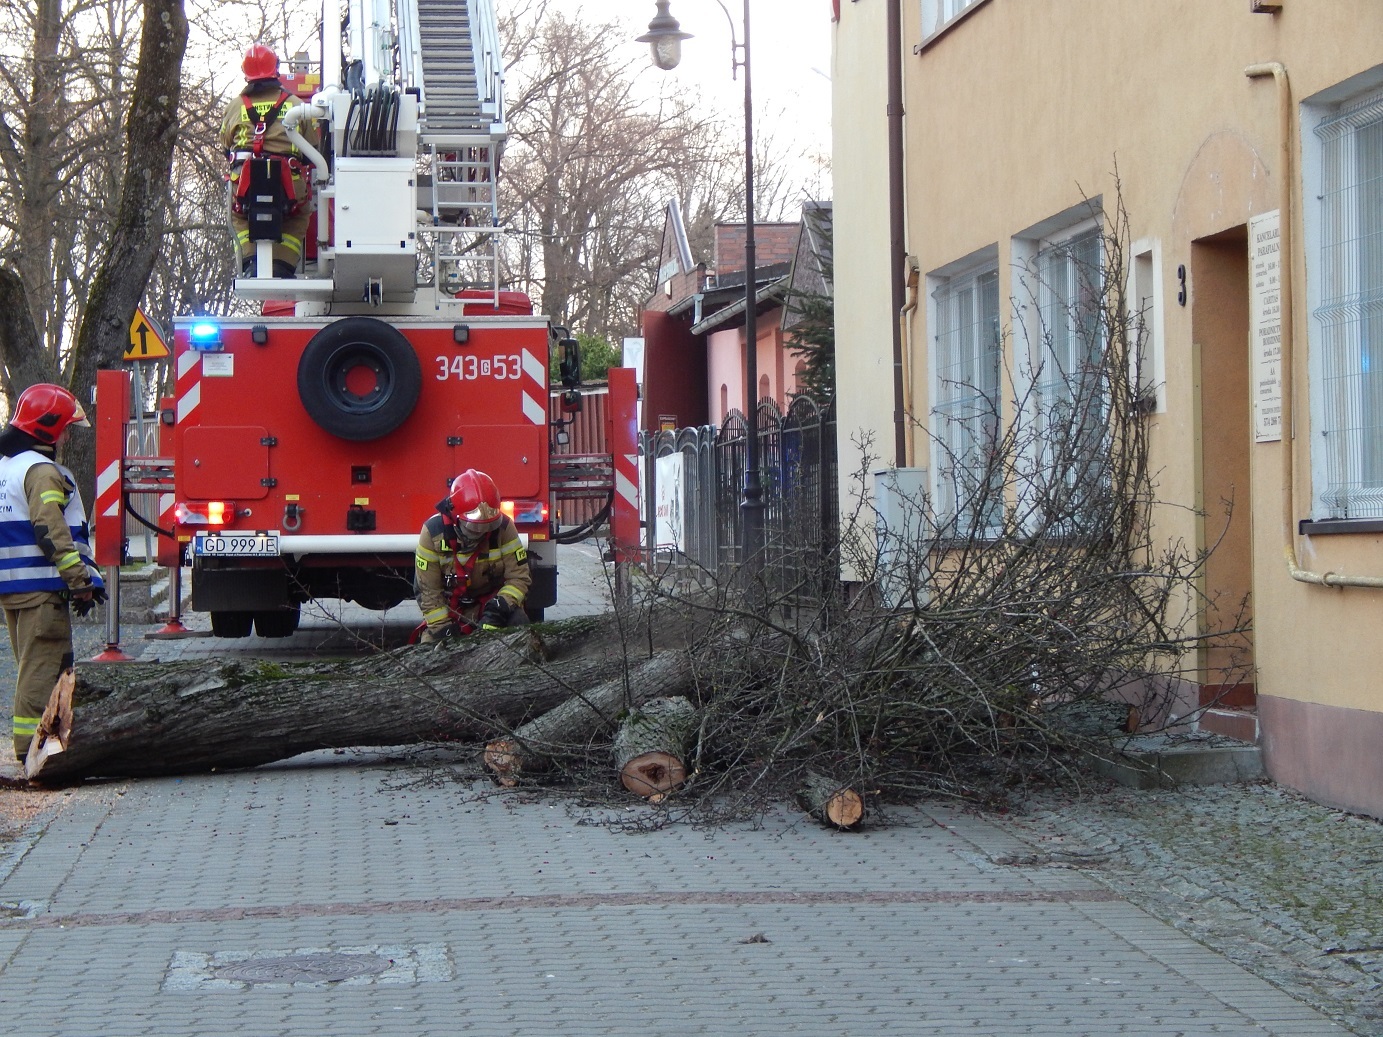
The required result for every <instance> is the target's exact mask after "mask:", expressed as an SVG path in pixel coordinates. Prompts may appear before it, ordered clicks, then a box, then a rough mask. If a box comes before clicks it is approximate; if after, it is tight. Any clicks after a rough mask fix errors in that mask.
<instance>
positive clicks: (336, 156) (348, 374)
mask: <svg viewBox="0 0 1383 1037" xmlns="http://www.w3.org/2000/svg"><path fill="white" fill-rule="evenodd" d="M322 40H323V41H324V46H323V47H322V54H321V58H320V64H317V62H315V61H312V62H309V61H305V60H302V59H297V60H295V61H293V62H290V63H289V67H287V68H286V69H281V75H280V78H281V80H282V81H283V83H284V85H285V89H286V90H290V91H292V92H294V93H295V94H296V95H297V96H298V97H300V98H301V100H302V103H301V104H299V105H297V106H294V107H292V108H289V109H288V110H287V111H286V112H285V113H284V114H283V115H282V121H283V126H284V128H285V129H286V130H287V131H288V134H289V136H290V137H291V138H292V139H293V141H294V143H295V145H296V147H297V149H298V151H299V152H300V153H301V154H302V155H303V156H305V158H306V160H307V161H308V162H310V164H311V171H310V175H311V177H312V180H313V183H314V188H315V191H314V194H315V215H314V218H313V228H312V230H311V231H310V233H309V238H310V240H309V241H308V242H307V243H306V249H305V253H306V254H305V258H304V261H303V265H302V267H301V268H300V269H299V270H298V272H297V276H296V277H294V278H291V279H289V278H273V277H270V276H268V274H269V272H271V271H272V269H273V263H272V249H273V245H274V242H275V241H276V240H277V239H278V237H279V222H278V221H280V220H281V218H282V214H283V212H284V211H285V207H286V205H287V204H289V199H286V198H285V197H284V191H283V187H282V184H281V182H280V177H279V175H278V172H277V171H275V170H273V169H272V168H269V167H267V166H266V169H265V171H264V174H265V175H262V176H258V179H257V180H256V181H255V183H254V184H253V185H252V186H251V190H250V194H251V195H252V196H253V197H251V198H250V199H249V201H248V202H247V206H248V207H247V209H246V212H247V215H248V219H249V222H250V228H251V230H250V236H251V242H252V246H253V248H254V249H255V252H256V256H257V263H256V264H255V266H254V267H253V269H252V271H251V273H250V275H249V276H242V277H240V278H238V279H237V280H236V281H235V294H236V296H237V297H238V298H239V299H241V300H246V301H247V303H248V304H247V305H245V306H243V307H241V308H242V309H245V310H247V311H248V313H249V315H247V316H232V317H205V316H202V317H186V318H178V319H176V320H175V322H174V333H173V335H172V339H173V342H172V363H173V366H174V368H175V377H176V385H175V388H174V391H173V393H172V395H171V397H168V398H166V399H164V400H162V401H161V407H160V421H161V428H160V437H159V441H160V447H159V449H158V453H159V455H161V456H159V457H157V458H151V457H137V456H130V454H129V452H128V450H127V448H126V445H125V442H126V438H127V437H126V436H124V435H123V434H122V432H123V430H122V431H121V432H117V431H115V423H117V422H121V423H122V422H123V420H124V417H125V416H126V415H128V414H129V413H130V411H129V393H130V388H129V376H128V375H127V374H126V373H124V372H102V373H101V375H100V380H99V381H98V403H99V406H98V415H99V418H98V424H99V425H100V426H101V427H100V428H98V443H97V452H98V464H97V473H98V474H97V492H96V506H95V508H94V509H93V511H94V515H95V526H96V529H95V532H96V541H97V545H98V548H97V549H98V562H100V563H101V564H104V565H110V564H111V559H112V557H113V555H112V552H113V551H114V550H115V547H114V546H113V545H118V544H120V543H121V542H122V540H123V535H124V534H123V528H122V526H123V522H124V515H125V511H126V504H127V503H128V501H129V491H130V490H132V489H143V490H146V491H147V490H151V489H153V490H157V491H158V493H159V498H158V499H159V501H160V504H159V515H158V517H157V519H156V520H154V521H153V523H152V524H155V525H156V526H157V528H158V529H159V531H160V532H162V533H163V534H165V536H164V537H163V538H161V539H160V551H159V556H160V557H159V560H160V561H161V562H164V563H165V564H169V565H171V566H177V567H178V571H179V572H181V565H182V563H187V564H190V566H191V606H192V608H193V609H194V610H196V611H198V612H206V613H209V614H210V619H211V630H212V633H213V634H214V635H216V636H218V637H233V638H238V637H247V636H249V635H250V634H251V633H252V632H253V633H256V634H258V635H259V636H261V637H286V636H288V635H290V634H292V633H293V632H294V631H295V630H296V629H297V626H298V621H299V616H300V610H301V606H302V605H303V604H304V603H305V602H307V601H309V600H312V599H314V598H328V597H335V598H341V599H345V600H348V601H354V602H357V603H359V604H361V605H363V606H366V607H368V608H372V609H387V608H390V607H392V606H394V605H397V604H398V603H400V602H402V601H404V600H406V599H409V598H411V597H412V596H413V552H414V549H415V547H416V545H417V542H418V534H419V531H420V529H421V527H422V525H423V522H424V521H425V520H426V519H427V518H428V517H429V516H430V515H431V514H433V513H434V511H435V509H436V505H437V503H438V501H439V500H440V499H442V498H444V497H445V496H446V494H447V490H448V487H449V485H450V481H451V480H452V478H453V477H454V476H455V475H457V474H458V473H460V472H462V471H464V470H465V469H467V468H476V469H480V470H483V471H485V472H488V473H489V474H490V475H491V476H492V477H493V478H494V480H495V482H496V484H497V486H498V487H499V490H500V494H501V496H502V498H503V510H504V511H505V512H506V513H508V514H509V515H510V516H511V517H512V518H513V520H514V522H515V524H516V525H517V527H518V529H519V532H520V534H521V535H522V536H523V537H524V538H525V539H526V542H527V547H528V557H529V564H530V568H531V571H532V574H533V585H532V589H531V591H530V593H529V596H528V599H527V603H526V607H527V610H528V612H529V615H530V617H531V618H534V619H539V618H541V617H542V615H543V611H544V610H545V609H546V608H548V607H550V606H551V605H553V604H554V603H555V602H556V600H557V545H556V538H555V533H556V526H555V524H554V521H553V517H552V513H553V510H554V509H553V504H554V494H555V493H558V492H559V490H560V489H561V487H560V485H558V483H560V479H558V480H554V479H553V478H552V475H551V471H552V465H551V457H550V454H551V450H552V441H553V438H554V428H553V423H552V421H551V419H550V417H549V395H550V391H549V377H548V371H549V361H550V357H551V356H552V354H553V351H554V350H556V351H557V354H558V356H559V357H560V361H561V365H562V370H563V372H564V374H565V376H566V377H565V381H566V382H567V385H568V394H567V396H568V398H569V400H570V402H571V405H572V406H576V405H577V404H578V403H579V400H578V399H577V393H576V391H575V387H576V381H577V379H578V378H579V366H580V361H579V356H578V354H577V350H576V343H575V341H574V340H573V339H572V338H570V337H569V336H568V335H567V334H566V332H565V330H564V329H560V328H554V327H552V326H551V323H550V321H549V320H548V318H546V317H543V316H540V315H535V314H533V313H532V307H531V304H530V302H529V300H528V298H527V296H525V295H523V294H522V293H516V292H510V291H504V290H502V288H501V285H500V267H499V242H498V236H499V234H500V233H501V230H502V228H501V227H500V225H499V218H498V208H497V199H496V193H495V192H496V180H497V174H498V162H499V156H500V151H501V146H502V143H503V141H504V137H505V126H504V99H503V80H502V74H501V72H502V63H501V55H500V49H499V41H498V35H497V32H496V19H495V13H494V9H493V7H492V3H491V0H351V2H350V3H349V4H348V5H346V7H345V9H344V13H343V8H342V7H341V5H339V4H338V3H336V2H334V0H327V2H326V3H324V4H323V8H322ZM337 40H340V41H341V46H340V47H338V46H337V45H336V41H337ZM314 65H315V66H316V67H313V66H314ZM250 161H254V160H250ZM250 161H247V163H246V167H245V169H246V171H245V172H244V173H242V175H245V176H248V175H250ZM625 374H628V375H629V377H628V378H627V379H626V378H625V377H624V375H625ZM616 381H618V382H619V384H620V385H621V386H622V387H623V388H622V390H621V391H622V392H623V394H624V404H623V405H621V406H619V407H612V408H611V411H612V415H615V416H616V417H618V416H619V415H621V414H622V415H624V417H625V418H626V419H627V420H626V421H625V426H624V431H623V433H622V435H623V441H624V442H625V443H626V446H625V447H624V448H623V449H622V450H621V451H620V452H619V453H620V454H621V458H620V460H621V465H622V466H623V467H624V468H625V469H627V470H629V469H632V470H630V471H627V477H626V478H625V480H624V481H625V482H626V483H627V482H628V481H629V478H632V480H633V485H637V467H636V464H637V462H636V461H635V460H634V458H633V454H634V448H633V446H632V441H633V435H634V431H633V422H632V414H633V402H632V401H633V396H634V394H635V389H634V386H633V381H632V372H620V373H617V377H616ZM108 404H109V406H107V405H108ZM108 419H109V427H110V430H111V431H109V433H107V432H103V431H102V430H103V429H104V428H106V427H107V424H108ZM557 424H558V425H560V424H561V422H560V420H559V421H558V422H557ZM568 460H569V459H568ZM588 461H589V462H590V463H589V464H587V465H584V466H582V465H578V466H577V469H584V470H574V469H573V468H572V466H571V465H570V464H569V463H565V462H564V466H563V468H562V470H563V471H566V472H568V473H572V472H573V471H575V475H576V477H578V478H580V479H581V480H582V481H583V482H584V484H585V485H586V487H587V490H588V491H589V489H590V487H591V486H592V485H594V484H595V483H599V482H601V480H602V479H604V480H605V482H606V483H608V485H609V486H610V488H611V492H612V493H613V491H614V486H615V483H616V482H617V481H618V480H617V478H616V473H615V471H614V465H615V458H614V455H613V454H612V455H606V456H604V457H603V458H591V459H588ZM593 471H594V472H595V478H594V479H593V478H592V473H593ZM631 494H636V491H633V490H630V489H626V495H631ZM635 507H636V506H635ZM626 513H627V514H628V515H630V516H632V522H633V524H634V527H635V528H637V512H636V510H633V509H632V508H628V509H626ZM625 521H626V523H627V522H629V521H630V519H628V518H626V519H625ZM101 555H103V556H104V557H100V556H101Z"/></svg>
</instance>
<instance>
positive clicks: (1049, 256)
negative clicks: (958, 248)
mask: <svg viewBox="0 0 1383 1037" xmlns="http://www.w3.org/2000/svg"><path fill="white" fill-rule="evenodd" d="M1101 249H1102V241H1101V237H1100V232H1099V231H1098V230H1090V231H1086V232H1084V233H1082V234H1079V235H1077V236H1076V237H1073V238H1070V239H1067V240H1066V241H1062V242H1060V243H1058V244H1054V245H1049V246H1047V247H1045V248H1043V249H1041V250H1040V251H1039V252H1038V253H1037V278H1038V283H1037V286H1036V287H1037V293H1036V294H1037V300H1038V314H1039V318H1040V320H1041V342H1042V346H1041V350H1040V353H1039V355H1038V356H1037V358H1036V360H1037V364H1038V369H1037V371H1036V378H1035V381H1034V383H1033V387H1032V388H1033V403H1034V408H1035V414H1034V416H1035V418H1036V421H1037V433H1038V443H1039V444H1040V447H1039V449H1040V457H1039V459H1038V460H1039V471H1040V472H1042V473H1044V474H1043V476H1042V481H1043V482H1044V484H1045V485H1046V486H1047V488H1048V489H1047V492H1048V494H1051V493H1052V492H1053V491H1054V490H1057V489H1058V488H1059V487H1061V486H1062V485H1063V484H1064V486H1065V488H1066V489H1067V490H1072V491H1076V492H1077V493H1079V494H1085V493H1089V492H1092V491H1093V490H1094V489H1095V488H1096V487H1097V486H1099V485H1100V481H1099V480H1100V474H1099V473H1100V464H1101V456H1102V453H1103V449H1102V448H1103V445H1104V442H1105V438H1106V413H1107V408H1106V399H1105V397H1106V392H1105V386H1104V384H1103V378H1102V358H1103V352H1104V331H1103V328H1104V321H1103V319H1102V306H1103V302H1104V299H1103V284H1102V272H1101V258H1102V256H1101ZM1052 499H1053V500H1055V501H1057V502H1058V503H1059V502H1060V501H1061V500H1062V499H1064V498H1063V497H1061V495H1060V494H1059V493H1058V495H1057V497H1055V498H1052ZM1075 507H1076V509H1077V510H1080V505H1079V502H1075Z"/></svg>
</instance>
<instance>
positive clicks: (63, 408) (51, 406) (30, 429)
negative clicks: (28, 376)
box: [10, 382, 91, 444]
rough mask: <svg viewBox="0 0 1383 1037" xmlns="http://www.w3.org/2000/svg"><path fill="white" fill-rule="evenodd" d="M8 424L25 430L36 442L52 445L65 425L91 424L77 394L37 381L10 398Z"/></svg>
mask: <svg viewBox="0 0 1383 1037" xmlns="http://www.w3.org/2000/svg"><path fill="white" fill-rule="evenodd" d="M10 425H11V426H12V427H13V428H17V429H20V430H21V431H23V432H27V433H29V435H31V436H33V437H34V438H35V439H37V440H38V441H39V442H40V443H48V444H53V443H56V442H57V441H58V436H60V435H62V432H63V429H65V428H67V426H69V425H83V426H86V427H88V428H89V427H90V426H91V422H89V421H87V420H86V411H84V410H82V405H81V404H80V403H78V402H77V397H75V396H73V395H72V394H71V393H70V392H68V391H67V390H66V389H64V388H63V387H62V386H61V385H52V384H50V383H48V382H39V383H38V384H37V385H31V386H29V387H28V388H27V389H25V390H24V391H23V392H22V393H20V394H19V399H17V400H15V401H14V413H13V414H11V415H10Z"/></svg>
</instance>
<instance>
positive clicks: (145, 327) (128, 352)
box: [124, 309, 168, 360]
mask: <svg viewBox="0 0 1383 1037" xmlns="http://www.w3.org/2000/svg"><path fill="white" fill-rule="evenodd" d="M167 355H168V344H167V343H166V342H165V341H164V339H163V332H161V331H159V329H158V325H157V324H155V323H154V322H153V321H152V320H150V319H149V315H148V314H146V313H145V312H144V311H143V309H136V310H135V311H134V319H133V320H132V321H130V344H129V345H128V346H126V347H125V357H124V358H125V359H126V360H162V359H163V358H164V357H166V356H167Z"/></svg>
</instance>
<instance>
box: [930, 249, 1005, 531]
mask: <svg viewBox="0 0 1383 1037" xmlns="http://www.w3.org/2000/svg"><path fill="white" fill-rule="evenodd" d="M933 298H934V299H935V301H936V318H937V334H936V348H935V349H934V350H933V352H932V356H933V363H934V364H935V370H936V396H937V398H936V405H935V406H934V407H933V409H932V435H933V438H934V441H935V443H936V451H937V456H936V459H935V469H934V470H935V471H936V473H937V485H936V501H937V510H938V512H939V514H940V515H943V516H946V518H947V520H949V521H953V522H954V523H955V524H956V525H957V527H959V528H960V529H961V530H964V531H970V530H985V529H988V528H990V527H991V526H992V525H993V524H994V522H995V521H996V520H997V518H998V505H999V501H1000V499H1001V496H1000V494H999V492H998V486H999V483H1000V482H1001V480H1002V473H1001V472H1000V471H999V470H998V469H997V467H996V466H995V465H993V464H992V454H993V448H994V442H995V438H996V436H997V435H998V427H999V361H1000V355H1001V345H1000V336H999V274H998V271H997V270H987V271H984V272H982V273H979V274H976V275H974V276H970V277H965V278H961V279H955V280H952V281H948V282H947V283H946V284H945V285H943V286H942V287H941V288H940V289H939V290H938V291H937V292H936V293H935V294H934V296H933Z"/></svg>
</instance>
